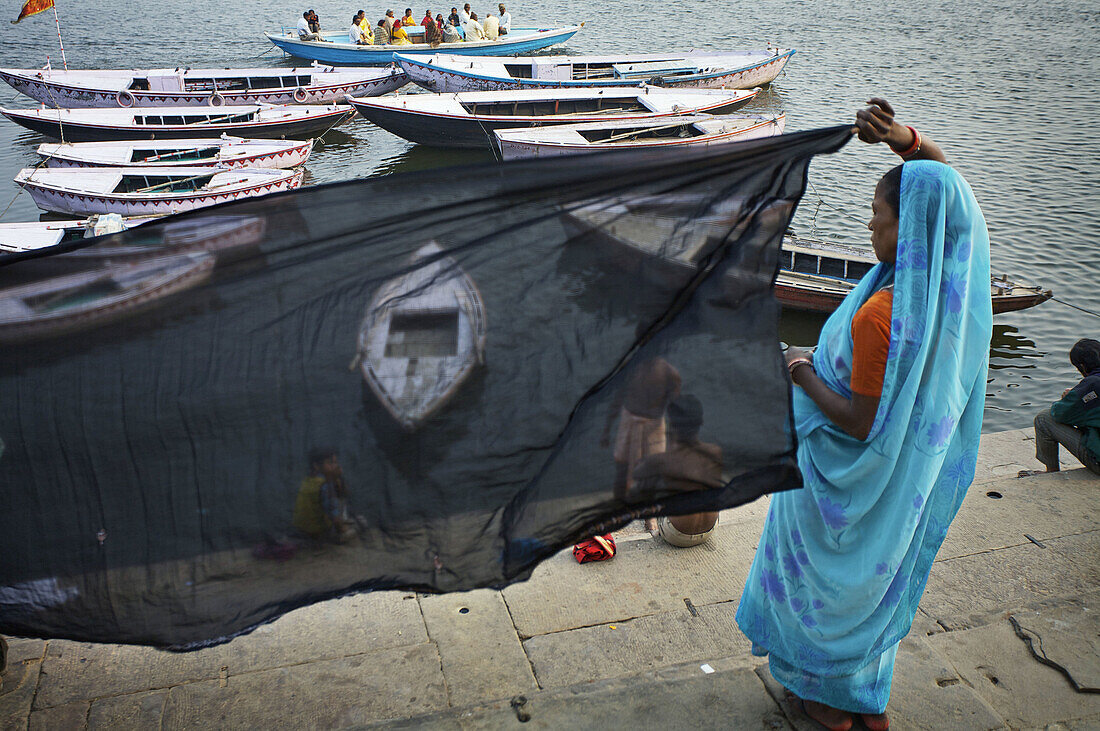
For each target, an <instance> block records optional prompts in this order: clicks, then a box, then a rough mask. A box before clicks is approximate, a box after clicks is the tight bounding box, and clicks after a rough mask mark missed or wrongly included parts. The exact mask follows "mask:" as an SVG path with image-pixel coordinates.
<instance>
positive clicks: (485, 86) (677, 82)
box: [394, 50, 794, 93]
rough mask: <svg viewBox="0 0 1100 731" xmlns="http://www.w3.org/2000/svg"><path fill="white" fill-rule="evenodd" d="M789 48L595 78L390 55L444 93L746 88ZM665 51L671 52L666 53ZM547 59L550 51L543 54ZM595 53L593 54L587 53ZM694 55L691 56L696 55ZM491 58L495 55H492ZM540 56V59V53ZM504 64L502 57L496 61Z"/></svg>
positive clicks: (771, 75) (771, 73)
mask: <svg viewBox="0 0 1100 731" xmlns="http://www.w3.org/2000/svg"><path fill="white" fill-rule="evenodd" d="M793 53H794V51H786V52H778V51H777V52H776V53H775V54H774V55H771V56H767V57H762V58H759V60H752V61H750V62H748V63H745V64H744V65H742V66H736V67H730V68H726V69H722V68H716V69H702V70H700V72H699V73H695V74H685V75H669V74H666V75H661V74H659V73H654V74H653V75H651V76H646V75H642V76H639V77H636V78H634V79H623V78H600V79H574V78H571V77H570V78H560V79H558V78H545V79H540V78H525V77H515V76H508V75H507V74H505V73H504V72H503V68H502V69H500V71H499V72H498V71H497V70H489V71H479V70H478V68H477V61H478V60H480V59H475V60H472V61H471V62H467V63H466V64H462V63H461V62H456V61H449V60H446V59H444V60H441V61H438V62H437V61H436V60H435V59H434V58H433V57H417V56H407V57H406V56H402V55H401V52H400V50H398V51H397V52H396V53H395V55H394V61H395V62H396V63H397V64H398V65H399V66H400V67H401V69H402V70H403V71H404V72H405V73H406V74H408V77H409V80H410V81H412V82H413V83H415V84H416V85H417V86H421V87H423V88H425V89H428V90H429V91H434V92H439V93H446V92H461V91H502V90H507V89H547V88H567V87H576V86H623V85H641V84H646V83H648V84H651V85H654V86H664V87H677V88H696V89H751V88H753V87H757V86H765V85H767V84H770V83H771V82H772V81H774V80H775V79H776V77H778V76H779V74H780V73H782V71H783V69H784V68H785V67H786V65H787V62H788V61H790V59H791V56H792V54H793ZM669 57H675V54H670V55H669ZM545 58H547V59H551V58H553V57H545ZM593 58H599V57H593ZM696 58H697V57H691V59H692V60H696ZM582 59H583V57H577V58H576V60H575V61H573V63H576V64H578V65H579V64H581V62H582ZM493 60H494V61H495V60H496V59H493ZM540 60H541V59H540ZM500 65H501V66H502V67H503V66H504V62H503V61H502V63H501V64H500Z"/></svg>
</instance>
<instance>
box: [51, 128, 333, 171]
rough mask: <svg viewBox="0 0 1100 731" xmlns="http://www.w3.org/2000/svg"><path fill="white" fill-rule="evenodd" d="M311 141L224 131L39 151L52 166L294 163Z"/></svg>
mask: <svg viewBox="0 0 1100 731" xmlns="http://www.w3.org/2000/svg"><path fill="white" fill-rule="evenodd" d="M312 151H313V140H305V141H304V142H299V141H297V140H246V139H242V138H240V137H229V136H223V137H221V138H218V139H209V140H201V139H196V140H187V141H186V142H153V141H152V140H150V141H148V142H144V141H134V140H121V141H109V142H70V143H64V144H59V143H54V142H47V143H44V144H41V145H39V146H38V154H39V155H40V156H41V157H43V158H45V162H46V167H51V168H96V167H112V166H116V165H118V166H125V167H165V166H170V167H224V168H272V169H279V170H285V169H287V168H293V167H298V166H299V165H302V164H304V163H305V162H306V160H308V159H309V155H310V153H311V152H312Z"/></svg>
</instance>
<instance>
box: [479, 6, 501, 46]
mask: <svg viewBox="0 0 1100 731" xmlns="http://www.w3.org/2000/svg"><path fill="white" fill-rule="evenodd" d="M481 29H482V31H484V32H485V40H487V41H495V40H496V39H497V37H498V36H500V21H498V20H497V19H496V18H494V17H493V14H492V13H486V14H485V20H483V21H481Z"/></svg>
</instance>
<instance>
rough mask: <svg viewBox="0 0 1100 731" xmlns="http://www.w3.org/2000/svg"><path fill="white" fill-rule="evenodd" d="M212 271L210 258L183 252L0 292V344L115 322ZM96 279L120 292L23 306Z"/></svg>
mask: <svg viewBox="0 0 1100 731" xmlns="http://www.w3.org/2000/svg"><path fill="white" fill-rule="evenodd" d="M213 269H214V257H212V256H208V255H206V254H184V255H180V256H171V257H164V258H160V259H150V260H148V261H146V262H141V263H137V264H129V265H124V266H121V267H118V266H115V267H106V268H104V269H100V270H94V271H91V272H83V273H80V274H70V275H66V276H63V277H58V278H55V279H47V280H43V281H40V282H35V283H32V284H26V285H21V286H19V287H13V288H11V289H6V290H0V343H5V344H14V343H24V342H29V341H34V340H41V339H44V338H51V337H58V336H61V335H68V334H70V333H74V332H80V331H83V330H88V329H90V328H93V327H99V326H101V325H106V324H108V323H111V322H117V321H118V320H121V319H124V318H126V317H129V316H130V315H133V314H136V313H137V312H141V311H144V310H147V309H149V308H151V307H153V306H155V305H156V304H158V303H159V302H160V301H161V300H163V299H165V298H167V297H170V296H172V295H174V294H177V293H179V292H182V291H184V290H187V289H190V288H192V287H194V286H196V285H198V284H200V283H201V282H203V281H205V280H206V279H207V278H209V277H210V274H211V272H212V271H213ZM97 281H113V282H116V283H118V284H119V285H120V286H119V291H117V292H116V293H113V294H108V295H106V296H104V297H101V298H98V299H93V300H89V301H87V302H83V303H79V304H76V305H75V306H72V307H58V308H54V309H52V310H50V311H39V310H35V309H33V308H31V307H29V306H27V304H26V302H27V301H28V299H33V298H35V297H42V296H48V295H49V294H51V293H54V292H56V293H60V294H63V293H64V292H66V291H71V290H73V289H77V288H79V287H81V286H88V285H94V284H95V283H96V282H97Z"/></svg>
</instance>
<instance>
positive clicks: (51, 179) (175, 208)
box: [15, 167, 303, 216]
mask: <svg viewBox="0 0 1100 731" xmlns="http://www.w3.org/2000/svg"><path fill="white" fill-rule="evenodd" d="M302 176H303V171H302V170H301V169H300V168H299V169H297V170H270V169H260V168H257V169H245V170H222V169H219V168H172V167H166V168H125V167H115V168H24V169H23V170H21V171H20V172H19V175H17V176H16V178H15V182H16V183H17V184H18V185H20V186H22V187H23V188H24V189H26V190H27V191H28V192H29V193H30V194H31V197H32V198H34V202H35V203H37V204H38V207H39V208H42V209H44V210H47V211H56V212H58V213H68V214H72V215H77V216H90V215H93V214H99V213H118V214H120V215H124V216H148V215H166V214H170V213H183V212H184V211H190V210H194V209H196V208H203V207H205V206H212V205H214V204H216V203H224V202H226V201H233V200H241V199H244V198H252V197H256V196H261V195H267V194H269V193H276V192H279V191H284V190H293V189H294V188H297V187H299V186H300V185H301V184H302Z"/></svg>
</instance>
